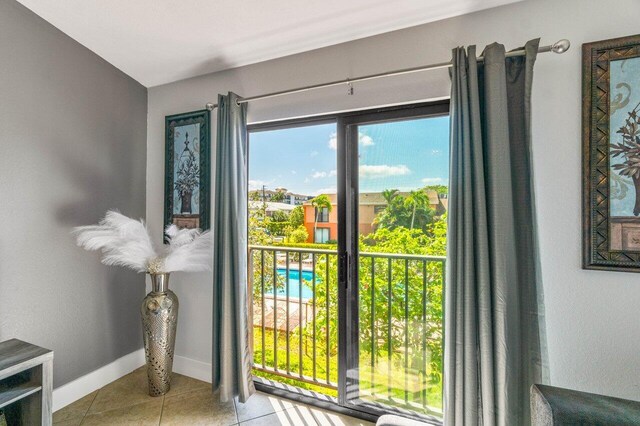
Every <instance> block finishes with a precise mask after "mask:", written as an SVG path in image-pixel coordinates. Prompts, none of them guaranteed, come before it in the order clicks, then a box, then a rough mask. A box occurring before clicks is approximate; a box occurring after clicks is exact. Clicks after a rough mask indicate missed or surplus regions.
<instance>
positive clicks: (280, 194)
mask: <svg viewBox="0 0 640 426" xmlns="http://www.w3.org/2000/svg"><path fill="white" fill-rule="evenodd" d="M286 195H287V194H286V192H284V191H282V190H278V191H276V193H275V194H273V195H272V196H271V201H273V202H274V203H281V202H283V201H284V198H285V196H286Z"/></svg>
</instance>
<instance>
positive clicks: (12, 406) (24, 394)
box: [0, 339, 53, 426]
mask: <svg viewBox="0 0 640 426" xmlns="http://www.w3.org/2000/svg"><path fill="white" fill-rule="evenodd" d="M52 388H53V351H50V350H49V349H45V348H41V347H40V346H36V345H32V344H30V343H27V342H23V341H22V340H18V339H11V340H7V341H5V342H1V343H0V409H1V410H3V411H4V413H5V416H6V419H7V424H8V425H9V426H11V425H43V426H50V425H51V423H52V414H51V406H52V404H51V394H52Z"/></svg>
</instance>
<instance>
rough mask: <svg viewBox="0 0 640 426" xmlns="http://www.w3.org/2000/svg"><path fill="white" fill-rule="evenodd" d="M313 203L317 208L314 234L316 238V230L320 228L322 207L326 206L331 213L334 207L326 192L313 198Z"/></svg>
mask: <svg viewBox="0 0 640 426" xmlns="http://www.w3.org/2000/svg"><path fill="white" fill-rule="evenodd" d="M311 205H312V206H313V207H315V209H316V216H315V220H314V222H313V235H314V238H315V235H316V230H317V229H318V219H319V218H320V212H321V211H322V209H325V208H326V209H327V210H328V211H329V213H331V210H332V208H333V207H332V206H331V199H330V198H329V196H328V195H326V194H321V195H318V196H317V197H315V198H314V199H313V200H311Z"/></svg>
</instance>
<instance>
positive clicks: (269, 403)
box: [235, 392, 294, 422]
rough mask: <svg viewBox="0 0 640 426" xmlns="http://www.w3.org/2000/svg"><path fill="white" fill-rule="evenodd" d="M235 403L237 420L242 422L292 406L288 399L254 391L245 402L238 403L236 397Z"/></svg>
mask: <svg viewBox="0 0 640 426" xmlns="http://www.w3.org/2000/svg"><path fill="white" fill-rule="evenodd" d="M235 404H236V410H237V412H238V421H240V422H243V421H246V420H251V419H254V418H256V417H262V416H266V415H267V414H272V413H277V412H279V411H283V410H286V409H287V408H291V407H293V404H294V403H293V401H291V400H288V399H284V398H278V397H277V396H273V395H267V394H264V393H261V392H256V393H255V394H253V395H251V397H250V398H249V400H248V401H247V402H246V403H244V404H243V403H240V402H238V400H237V399H236V400H235Z"/></svg>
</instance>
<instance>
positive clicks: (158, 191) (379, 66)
mask: <svg viewBox="0 0 640 426" xmlns="http://www.w3.org/2000/svg"><path fill="white" fill-rule="evenodd" d="M614 6H615V7H614ZM638 16H640V2H638V1H635V0H619V1H616V2H608V1H598V0H563V1H557V0H527V1H525V2H521V3H517V4H513V5H509V6H503V7H498V8H495V9H490V10H486V11H483V12H479V13H474V14H471V15H467V16H462V17H458V18H453V19H448V20H444V21H440V22H435V23H432V24H427V25H422V26H419V27H414V28H410V29H406V30H401V31H396V32H393V33H388V34H384V35H380V36H376V37H370V38H366V39H362V40H357V41H353V42H349V43H345V44H341V45H336V46H332V47H327V48H324V49H320V50H316V51H312V52H307V53H303V54H299V55H294V56H290V57H286V58H281V59H277V60H273V61H268V62H263V63H260V64H255V65H251V66H246V67H241V68H237V69H234V70H229V71H224V72H219V73H215V74H209V75H206V76H202V77H198V78H193V79H189V80H185V81H181V82H177V83H173V84H168V85H164V86H159V87H155V88H151V89H150V90H149V121H148V142H147V144H148V145H147V159H148V160H147V182H148V184H147V218H148V220H149V223H150V225H151V227H152V229H153V230H154V232H161V228H162V198H163V187H162V176H163V161H164V151H163V149H164V148H163V131H164V127H163V117H164V116H165V115H167V114H173V113H178V112H183V111H190V110H193V109H200V108H202V107H203V106H204V104H205V102H207V101H215V99H216V95H217V93H224V92H227V91H228V90H233V91H235V92H237V93H238V94H240V95H241V96H252V95H258V94H262V93H265V92H271V91H276V90H284V89H289V88H294V87H298V86H302V85H307V84H313V83H321V82H326V81H331V80H336V79H343V78H346V77H350V76H351V77H353V76H358V75H363V74H369V73H375V72H382V71H386V70H394V69H399V68H405V67H411V66H417V65H421V64H428V63H433V62H441V61H446V60H448V59H449V58H450V57H451V48H453V47H455V46H457V45H468V44H477V45H478V46H479V47H480V49H481V48H482V47H483V46H485V45H486V44H488V43H491V42H493V41H499V42H501V43H504V44H505V45H506V46H507V48H515V47H517V46H521V45H523V44H524V43H525V42H526V41H527V40H529V39H531V38H534V37H542V42H543V44H549V43H552V42H554V41H556V40H558V39H560V38H569V39H570V40H571V42H572V43H573V47H572V48H571V50H570V51H569V52H567V53H566V54H564V55H553V54H543V55H540V57H539V59H538V62H537V65H536V69H535V77H534V86H533V138H534V140H533V145H534V147H533V150H534V152H533V154H534V171H535V187H536V190H537V197H538V206H537V211H538V219H539V225H540V243H541V255H542V269H543V271H542V272H543V280H544V289H545V293H546V303H547V310H546V314H547V332H548V344H549V355H550V367H551V380H552V382H553V383H554V384H556V385H559V386H567V387H572V388H577V389H583V390H587V391H593V392H599V393H607V394H611V395H616V396H621V397H629V398H635V399H640V385H639V382H638V377H640V356H639V355H638V354H640V319H639V316H638V306H639V305H640V277H639V276H638V275H637V274H632V273H621V272H599V271H585V270H582V269H581V266H580V259H581V257H580V253H581V252H580V247H581V225H580V220H581V184H580V173H581V172H580V170H581V169H580V167H581V155H582V154H581V131H580V126H581V124H580V114H581V87H580V70H581V68H580V45H581V44H582V43H584V42H587V41H593V40H601V39H606V38H610V37H617V36H625V35H630V34H635V33H637V32H638V28H639V27H638ZM218 60H221V61H224V58H218ZM354 86H355V95H354V96H347V95H346V88H345V87H337V88H333V89H326V90H319V91H314V92H308V93H304V94H300V95H292V96H286V97H282V98H276V99H271V100H265V101H258V102H253V103H251V104H250V105H249V119H250V121H253V122H255V121H260V120H270V119H278V118H286V117H295V116H300V115H305V114H318V113H323V112H329V111H337V110H345V109H350V108H366V107H372V106H376V105H385V104H390V103H398V102H410V101H417V100H421V99H430V98H437V97H443V96H444V97H446V96H448V94H449V88H450V86H449V78H448V75H447V72H446V71H437V72H430V73H421V74H415V75H412V76H409V77H394V78H390V79H384V80H378V81H372V82H367V83H359V84H355V85H354ZM213 133H214V134H215V132H213ZM172 286H173V288H174V289H175V291H176V292H177V294H178V296H179V297H180V303H181V309H180V315H181V318H180V329H179V332H178V347H177V355H178V356H182V357H186V358H191V359H193V360H197V361H201V362H205V363H207V362H210V355H211V349H210V346H211V277H210V276H209V275H207V274H200V275H186V274H185V275H180V274H176V276H175V277H172Z"/></svg>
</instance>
